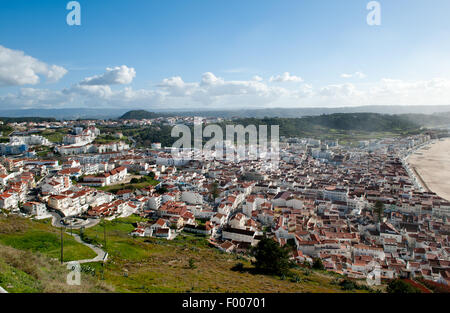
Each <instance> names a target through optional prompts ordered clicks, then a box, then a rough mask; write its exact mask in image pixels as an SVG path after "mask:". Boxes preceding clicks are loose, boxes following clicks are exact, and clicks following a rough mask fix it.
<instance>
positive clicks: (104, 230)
mask: <svg viewBox="0 0 450 313" xmlns="http://www.w3.org/2000/svg"><path fill="white" fill-rule="evenodd" d="M103 240H104V242H105V250H106V223H105V220H103Z"/></svg>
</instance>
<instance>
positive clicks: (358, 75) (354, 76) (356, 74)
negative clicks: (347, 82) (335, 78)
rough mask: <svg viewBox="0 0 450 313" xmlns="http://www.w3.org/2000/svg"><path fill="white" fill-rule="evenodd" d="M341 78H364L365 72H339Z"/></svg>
mask: <svg viewBox="0 0 450 313" xmlns="http://www.w3.org/2000/svg"><path fill="white" fill-rule="evenodd" d="M341 77H342V78H359V79H364V78H366V77H367V76H366V74H364V73H363V72H355V73H353V74H345V73H344V74H341Z"/></svg>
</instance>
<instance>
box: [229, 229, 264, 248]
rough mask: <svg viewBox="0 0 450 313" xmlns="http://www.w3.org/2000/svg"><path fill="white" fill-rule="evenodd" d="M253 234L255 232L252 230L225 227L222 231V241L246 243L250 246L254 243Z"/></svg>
mask: <svg viewBox="0 0 450 313" xmlns="http://www.w3.org/2000/svg"><path fill="white" fill-rule="evenodd" d="M255 234H256V232H255V231H253V230H245V229H238V228H232V227H225V228H224V229H222V239H223V240H231V241H239V242H246V243H249V244H252V245H253V244H254V243H255V241H254V238H255Z"/></svg>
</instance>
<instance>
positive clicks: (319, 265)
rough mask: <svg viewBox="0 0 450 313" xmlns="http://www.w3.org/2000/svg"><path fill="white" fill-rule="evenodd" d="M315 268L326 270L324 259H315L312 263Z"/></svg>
mask: <svg viewBox="0 0 450 313" xmlns="http://www.w3.org/2000/svg"><path fill="white" fill-rule="evenodd" d="M312 267H313V269H315V270H324V269H325V266H324V265H323V263H322V260H321V259H320V258H316V259H314V263H313V265H312Z"/></svg>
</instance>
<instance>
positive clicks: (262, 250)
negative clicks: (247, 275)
mask: <svg viewBox="0 0 450 313" xmlns="http://www.w3.org/2000/svg"><path fill="white" fill-rule="evenodd" d="M251 254H252V256H253V257H254V258H255V259H256V261H254V262H252V263H253V265H254V266H255V268H256V269H257V270H258V271H260V272H261V273H265V274H276V275H282V274H285V273H287V272H288V270H289V267H290V265H291V262H290V260H289V256H290V250H289V248H287V247H280V245H279V244H278V243H277V242H276V241H274V240H273V239H270V238H268V237H266V236H264V238H263V239H261V241H260V242H258V244H257V245H256V247H253V248H252V249H251Z"/></svg>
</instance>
